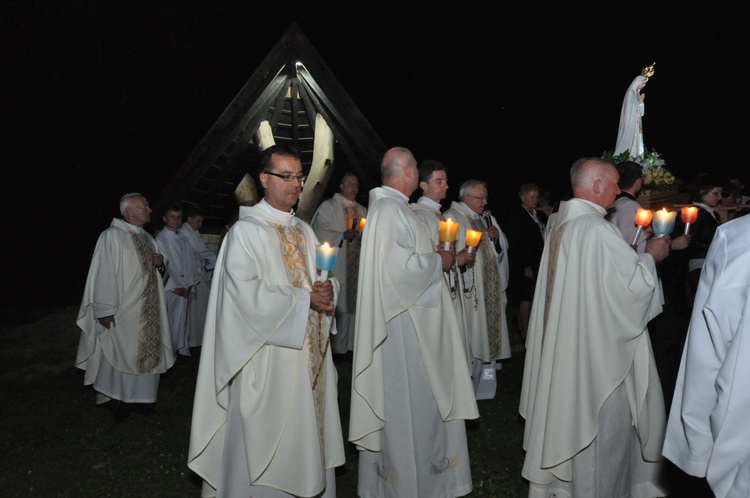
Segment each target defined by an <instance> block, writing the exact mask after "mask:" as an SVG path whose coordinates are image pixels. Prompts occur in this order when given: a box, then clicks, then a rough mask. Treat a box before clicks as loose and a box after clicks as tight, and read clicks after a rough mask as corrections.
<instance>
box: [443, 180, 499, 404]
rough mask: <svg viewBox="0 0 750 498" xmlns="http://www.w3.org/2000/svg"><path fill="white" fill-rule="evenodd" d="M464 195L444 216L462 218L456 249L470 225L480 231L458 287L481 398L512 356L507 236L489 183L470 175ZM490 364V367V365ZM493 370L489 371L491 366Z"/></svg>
mask: <svg viewBox="0 0 750 498" xmlns="http://www.w3.org/2000/svg"><path fill="white" fill-rule="evenodd" d="M458 197H459V199H461V200H460V201H458V202H456V201H453V202H452V203H451V207H450V209H448V210H447V211H446V212H445V214H444V216H445V218H446V219H448V218H450V219H452V220H453V221H455V222H457V223H458V235H457V236H456V251H462V250H463V249H464V248H466V230H467V229H472V230H477V231H480V232H482V238H481V239H480V242H479V245H478V246H477V247H476V249H475V251H476V259H475V261H474V264H473V266H467V267H464V268H460V274H461V277H460V279H459V287H460V289H459V290H458V291H457V292H459V294H460V295H461V296H462V298H463V303H462V304H463V309H464V317H465V323H466V334H467V342H468V343H469V348H470V353H471V356H472V358H474V360H473V363H474V367H473V374H474V386H475V389H477V393H476V394H477V399H491V398H494V396H495V389H496V377H495V374H494V371H493V370H492V369H494V368H498V369H499V367H500V366H501V364H500V363H499V362H498V361H497V360H502V359H505V358H510V353H511V352H510V335H509V333H508V321H507V319H506V317H505V309H506V307H507V305H508V295H507V293H506V291H507V289H508V281H509V278H510V267H509V265H508V239H507V238H506V236H505V234H504V233H503V231H502V230H501V229H500V226H499V225H498V223H497V220H496V219H495V217H494V216H492V215H491V213H490V212H489V211H485V207H486V206H487V197H488V192H487V184H486V183H485V182H482V181H480V180H468V181H466V182H464V183H463V185H461V188H460V189H459V193H458ZM488 367H491V368H488ZM487 370H489V371H487Z"/></svg>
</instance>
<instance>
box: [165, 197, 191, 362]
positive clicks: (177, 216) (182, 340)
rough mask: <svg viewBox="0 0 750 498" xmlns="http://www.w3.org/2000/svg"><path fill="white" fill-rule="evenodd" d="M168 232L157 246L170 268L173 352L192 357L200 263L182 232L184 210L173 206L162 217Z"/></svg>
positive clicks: (167, 286)
mask: <svg viewBox="0 0 750 498" xmlns="http://www.w3.org/2000/svg"><path fill="white" fill-rule="evenodd" d="M162 220H163V221H164V229H163V230H162V231H160V232H159V233H158V234H157V235H156V243H157V245H158V246H159V250H160V251H161V253H162V254H163V255H164V258H165V260H166V264H167V274H166V275H165V283H164V290H165V291H166V297H167V313H168V314H169V329H170V332H171V334H172V351H174V352H175V354H181V355H183V356H190V344H189V341H188V331H189V330H190V328H191V327H190V318H191V314H190V308H191V307H192V306H193V304H194V302H195V293H194V292H193V290H194V286H195V285H196V284H197V283H198V282H199V281H200V272H199V267H198V261H197V260H196V259H195V254H194V252H193V248H192V246H191V245H190V242H188V240H187V239H186V238H185V236H184V235H183V234H182V232H181V231H180V225H181V224H182V207H180V206H179V205H177V204H170V205H168V206H167V207H166V208H165V210H164V215H163V216H162Z"/></svg>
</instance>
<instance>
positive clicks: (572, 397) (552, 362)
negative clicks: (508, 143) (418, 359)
mask: <svg viewBox="0 0 750 498" xmlns="http://www.w3.org/2000/svg"><path fill="white" fill-rule="evenodd" d="M617 180H618V175H617V170H616V169H615V167H614V166H613V165H612V164H611V163H609V162H606V161H603V160H601V159H588V160H586V161H585V162H583V163H582V164H581V165H580V166H579V167H578V169H577V171H576V172H575V174H574V175H573V177H572V183H573V192H574V195H575V198H573V199H571V200H569V201H564V202H562V203H561V204H560V209H559V211H558V213H557V215H556V216H555V217H554V218H552V219H551V221H550V224H551V225H552V226H549V227H548V229H549V232H548V236H547V238H546V241H545V247H544V253H543V255H542V261H541V265H540V267H539V276H538V279H537V285H536V289H535V297H536V298H535V299H534V303H533V305H532V310H531V319H530V323H529V332H528V336H527V340H526V362H525V365H524V375H523V386H522V391H521V403H520V408H519V412H520V414H521V416H522V417H523V418H525V419H526V426H525V429H524V449H525V450H526V459H525V461H524V466H523V472H522V475H523V477H524V478H526V479H528V480H529V481H530V488H529V497H531V498H541V497H544V498H547V497H548V496H550V495H552V494H555V496H557V497H559V498H563V497H565V498H570V497H576V498H577V497H583V496H598V497H607V498H626V497H635V498H637V497H644V498H653V497H655V496H665V492H664V490H663V489H661V487H660V473H661V463H660V460H662V458H661V449H662V442H663V440H664V427H665V413H664V400H663V396H662V391H661V385H660V383H659V377H658V374H657V371H656V365H655V363H654V357H653V352H652V350H651V343H650V340H649V336H648V331H647V329H646V325H647V323H648V321H649V320H650V319H651V318H653V317H654V316H656V315H657V314H659V313H660V312H661V309H662V308H661V296H660V294H659V292H657V289H658V276H657V273H656V262H658V261H661V260H663V259H664V258H665V257H667V255H668V254H669V240H668V238H654V239H651V240H650V241H649V242H648V243H647V245H646V250H645V252H644V253H643V254H638V253H636V252H635V251H633V249H632V248H630V246H629V245H628V244H627V243H626V242H625V241H624V240H623V239H622V236H621V235H620V232H619V231H618V230H617V229H616V228H615V227H614V226H613V225H612V224H611V223H609V222H607V221H606V220H605V219H604V216H605V214H606V212H607V209H608V208H611V207H612V205H613V204H614V200H615V196H616V194H617V193H618V192H619V188H618V186H617Z"/></svg>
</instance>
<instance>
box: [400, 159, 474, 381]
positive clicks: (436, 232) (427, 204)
mask: <svg viewBox="0 0 750 498" xmlns="http://www.w3.org/2000/svg"><path fill="white" fill-rule="evenodd" d="M419 188H420V189H421V190H422V196H421V197H420V198H419V199H418V200H417V202H415V203H412V205H411V209H412V211H414V214H416V215H417V218H419V220H420V221H421V222H422V223H424V224H425V225H427V228H428V229H429V231H430V235H431V236H432V242H433V244H435V247H438V245H439V244H440V222H441V221H445V220H444V217H443V214H442V213H441V212H440V211H441V205H440V201H442V200H443V199H445V196H446V195H447V194H448V169H447V168H446V166H445V165H444V164H443V163H441V162H440V161H435V160H433V159H426V160H424V161H422V162H421V163H420V164H419ZM475 254H476V253H473V252H472V253H469V251H468V250H467V249H466V248H464V249H463V250H462V251H460V252H459V253H458V254H456V262H455V264H454V265H453V266H451V268H450V270H448V271H447V272H445V273H444V278H445V280H446V282H447V284H448V288H449V289H450V291H451V300H452V301H453V307H454V309H455V310H456V318H457V319H458V324H459V327H460V329H461V335H462V337H463V338H464V348H465V349H466V361H467V364H468V365H469V368H471V354H470V349H469V343H468V342H467V335H466V334H465V333H464V328H465V325H464V309H463V298H462V297H461V295H460V287H459V285H460V284H459V283H458V278H459V274H458V267H461V266H465V265H467V264H473V263H474V257H475Z"/></svg>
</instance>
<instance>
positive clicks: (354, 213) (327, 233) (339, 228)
mask: <svg viewBox="0 0 750 498" xmlns="http://www.w3.org/2000/svg"><path fill="white" fill-rule="evenodd" d="M347 210H349V211H350V213H349V214H348V215H347ZM366 215H367V208H365V207H364V206H363V205H361V204H359V203H357V202H356V201H350V200H349V199H347V198H346V197H344V196H343V195H341V194H335V195H334V196H333V198H331V199H328V200H326V201H323V202H322V203H321V204H320V206H318V209H317V211H315V215H314V216H313V218H312V220H311V221H310V226H312V228H313V230H315V234H316V235H317V236H318V240H320V241H321V242H323V241H328V243H329V244H330V246H331V247H338V246H339V244H341V247H340V248H339V252H338V256H337V257H336V266H335V267H334V268H333V276H334V277H336V279H337V280H338V281H339V284H340V285H341V292H340V293H339V299H338V301H337V302H336V321H337V323H336V330H337V334H336V335H335V336H334V337H332V338H331V347H332V348H333V352H334V353H337V354H342V353H346V352H347V351H351V350H353V349H354V320H355V311H356V310H355V308H356V299H357V296H356V277H357V272H358V261H359V247H360V240H359V239H358V238H357V239H354V240H352V241H348V240H344V232H345V231H347V230H349V229H350V228H352V223H353V222H354V223H358V222H359V220H360V219H361V218H364V217H365V216H366ZM352 258H354V259H352ZM355 259H356V260H355Z"/></svg>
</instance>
